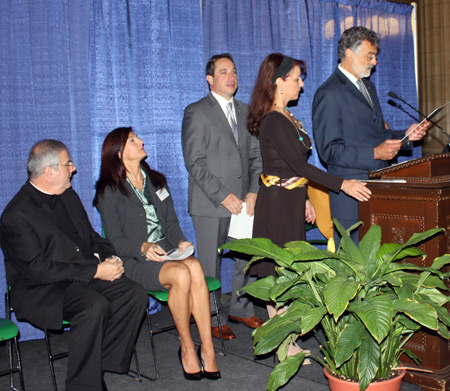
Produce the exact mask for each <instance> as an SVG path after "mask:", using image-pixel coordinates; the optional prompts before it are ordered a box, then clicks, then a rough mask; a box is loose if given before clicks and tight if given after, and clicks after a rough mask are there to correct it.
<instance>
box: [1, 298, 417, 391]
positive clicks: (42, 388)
mask: <svg viewBox="0 0 450 391" xmlns="http://www.w3.org/2000/svg"><path fill="white" fill-rule="evenodd" d="M225 302H226V297H225ZM257 314H258V316H260V317H261V318H262V319H265V318H266V313H265V310H264V308H262V307H257ZM152 319H153V322H156V325H158V324H167V322H169V321H171V318H170V314H169V312H168V310H167V307H164V309H163V311H162V312H161V313H159V314H157V315H154V316H153V317H152ZM230 326H231V328H232V329H233V331H234V332H235V333H236V335H237V338H236V339H234V340H231V341H226V342H225V349H226V352H227V354H226V356H223V355H218V356H217V360H218V364H219V368H220V371H221V374H222V380H220V381H208V380H203V381H201V382H192V381H191V382H190V381H187V380H185V379H184V378H183V373H182V371H181V367H180V364H179V362H178V358H177V350H178V347H179V342H178V335H177V333H176V331H175V330H174V331H169V332H165V333H161V334H158V335H156V336H155V345H156V350H157V358H158V364H159V368H160V375H161V377H160V378H159V379H158V380H156V381H150V380H147V379H143V380H142V382H137V381H135V380H134V379H132V378H131V377H128V376H126V375H117V374H113V373H107V374H106V375H105V380H106V384H107V386H108V389H109V390H110V391H119V390H120V391H125V390H136V391H140V390H158V391H165V390H170V391H172V390H174V391H175V390H176V391H184V390H196V391H203V390H205V391H206V390H208V391H209V390H218V391H221V390H223V391H234V390H252V391H253V390H265V389H266V384H267V381H268V379H269V376H270V373H271V371H272V369H273V367H274V366H275V363H274V360H273V356H270V357H267V358H265V359H261V360H254V358H253V350H252V336H251V332H252V330H250V329H249V328H247V327H245V326H243V325H241V324H238V325H236V324H232V325H230ZM192 334H193V338H194V340H195V342H196V343H199V342H200V339H199V337H198V333H197V329H196V327H195V325H193V326H192ZM67 335H68V334H67V333H65V334H63V335H53V338H52V341H53V346H54V348H55V352H57V351H60V350H64V349H65V348H66V347H67ZM214 341H215V346H216V348H217V352H219V351H220V341H218V340H214ZM301 345H302V347H305V348H308V349H310V350H311V351H312V353H313V354H316V355H319V354H320V353H319V345H318V343H317V341H316V340H315V339H314V337H311V338H309V339H307V340H305V341H303V343H302V344H301ZM20 349H21V354H22V361H23V368H24V377H25V386H26V389H27V390H28V391H51V390H52V383H51V377H50V371H49V367H48V363H47V356H46V349H45V344H44V341H43V340H36V341H26V342H22V343H20ZM137 351H138V357H139V364H140V368H141V371H142V373H144V374H147V375H150V376H153V375H154V371H153V359H152V355H151V351H150V341H149V336H148V332H147V327H146V324H144V327H143V328H142V331H141V334H140V336H139V340H138V343H137ZM311 361H312V364H311V365H308V366H303V367H302V368H301V369H300V370H299V372H298V373H297V374H296V376H294V378H293V379H292V380H291V381H290V382H289V383H288V384H287V385H286V386H285V387H283V388H282V390H295V391H302V390H305V391H326V390H328V386H327V381H326V379H325V377H324V376H323V372H322V371H323V368H322V367H321V366H320V365H319V364H318V363H316V362H314V361H313V360H311ZM66 364H67V359H61V360H58V361H57V362H55V372H56V378H57V383H58V390H61V391H62V390H64V379H65V371H66ZM6 365H7V353H6V350H5V349H3V348H2V349H1V351H0V369H1V368H3V367H4V366H6ZM132 367H134V362H133V363H132ZM16 384H18V378H17V377H16ZM7 389H9V377H8V376H3V377H1V378H0V390H7ZM418 390H420V388H419V387H418V386H415V385H412V384H408V383H405V382H404V383H403V385H402V391H418Z"/></svg>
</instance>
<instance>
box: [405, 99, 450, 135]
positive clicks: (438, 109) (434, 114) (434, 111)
mask: <svg viewBox="0 0 450 391" xmlns="http://www.w3.org/2000/svg"><path fill="white" fill-rule="evenodd" d="M449 103H450V102H447V103H445V104H443V105H442V106H439V107H438V108H436V109H434V110H433V111H432V112H431V113H430V114H428V116H427V118H429V119H433V117H435V116H436V115H438V114H439V113H440V112H441V111H442V110H443V109H444V107H445V106H447V105H448V104H449ZM427 118H424V119H423V120H422V121H421V122H420V124H419V125H417V126H416V127H415V128H414V129H413V130H411V131H410V132H409V133H408V134H405V137H403V138H402V140H401V141H403V140H404V139H405V138H406V137H408V136H409V135H410V134H411V133H414V132H415V131H416V129H417V128H418V127H419V126H420V125H422V124H423V123H424V122H425V121H426V120H427Z"/></svg>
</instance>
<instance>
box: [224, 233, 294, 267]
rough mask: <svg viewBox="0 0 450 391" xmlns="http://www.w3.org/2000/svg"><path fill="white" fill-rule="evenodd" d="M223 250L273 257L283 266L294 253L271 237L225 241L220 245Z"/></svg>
mask: <svg viewBox="0 0 450 391" xmlns="http://www.w3.org/2000/svg"><path fill="white" fill-rule="evenodd" d="M219 249H221V250H225V249H228V250H231V251H237V252H240V253H243V254H249V255H256V256H259V257H264V258H269V259H273V260H274V261H275V262H276V263H278V264H279V265H281V266H285V265H286V264H289V262H290V260H291V258H292V255H291V253H290V252H289V251H286V250H283V249H282V248H281V247H278V246H277V245H276V244H275V243H273V242H272V241H271V240H269V239H265V238H253V239H237V240H232V241H230V242H228V243H225V244H224V245H223V246H220V247H219Z"/></svg>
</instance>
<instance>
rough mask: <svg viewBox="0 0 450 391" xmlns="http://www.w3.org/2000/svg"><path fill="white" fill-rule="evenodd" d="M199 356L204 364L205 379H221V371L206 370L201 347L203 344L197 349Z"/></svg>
mask: <svg viewBox="0 0 450 391" xmlns="http://www.w3.org/2000/svg"><path fill="white" fill-rule="evenodd" d="M197 356H198V359H199V360H200V364H201V365H202V370H203V377H204V378H205V379H208V380H220V379H221V376H220V371H217V372H208V371H206V370H205V364H204V363H203V359H202V347H201V345H200V346H199V347H198V349H197Z"/></svg>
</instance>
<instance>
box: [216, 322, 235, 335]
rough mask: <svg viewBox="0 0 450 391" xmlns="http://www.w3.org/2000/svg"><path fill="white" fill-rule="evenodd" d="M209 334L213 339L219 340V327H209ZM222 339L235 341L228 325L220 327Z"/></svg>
mask: <svg viewBox="0 0 450 391" xmlns="http://www.w3.org/2000/svg"><path fill="white" fill-rule="evenodd" d="M211 332H212V336H213V337H214V338H217V339H220V331H219V326H215V327H211ZM222 337H223V339H235V338H236V335H234V333H233V332H232V331H231V329H230V328H229V327H228V325H226V324H224V325H223V326H222Z"/></svg>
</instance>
